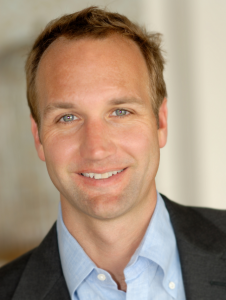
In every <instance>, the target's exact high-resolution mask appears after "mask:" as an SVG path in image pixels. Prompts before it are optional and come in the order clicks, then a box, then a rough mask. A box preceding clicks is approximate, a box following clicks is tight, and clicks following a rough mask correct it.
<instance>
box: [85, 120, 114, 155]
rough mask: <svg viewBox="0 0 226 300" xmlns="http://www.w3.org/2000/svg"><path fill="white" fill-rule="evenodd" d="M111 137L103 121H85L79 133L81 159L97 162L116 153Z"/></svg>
mask: <svg viewBox="0 0 226 300" xmlns="http://www.w3.org/2000/svg"><path fill="white" fill-rule="evenodd" d="M113 136H114V135H112V134H111V130H110V128H109V126H108V124H107V123H106V122H105V121H104V120H96V121H94V120H93V121H91V120H90V121H87V122H86V124H84V127H83V129H82V132H81V143H80V155H81V157H82V158H83V159H86V160H90V161H99V160H104V159H105V158H107V157H110V156H111V155H113V154H114V153H115V152H116V144H115V141H114V137H113Z"/></svg>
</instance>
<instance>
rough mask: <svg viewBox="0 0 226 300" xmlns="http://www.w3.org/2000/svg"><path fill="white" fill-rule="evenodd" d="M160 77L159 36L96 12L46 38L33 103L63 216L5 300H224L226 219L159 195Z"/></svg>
mask: <svg viewBox="0 0 226 300" xmlns="http://www.w3.org/2000/svg"><path fill="white" fill-rule="evenodd" d="M163 69H164V59H163V56H162V53H161V49H160V36H159V34H149V33H146V32H145V30H143V29H141V28H140V27H138V26H137V25H135V24H133V23H131V22H130V21H129V20H128V19H127V18H126V17H124V16H121V15H119V14H113V13H109V12H106V11H103V10H99V9H97V8H96V7H90V8H87V9H85V10H83V11H81V12H78V13H75V14H72V15H68V16H64V17H62V18H60V19H58V20H54V21H53V22H51V23H50V24H48V25H47V27H46V29H45V30H44V31H43V32H42V33H41V34H40V36H39V37H38V39H37V40H36V42H35V44H34V46H33V48H32V50H31V52H30V54H29V57H28V60H27V64H26V73H27V97H28V103H29V107H30V110H31V126H32V134H33V136H34V141H35V146H36V150H37V153H38V156H39V158H40V159H41V160H43V161H45V162H46V166H47V169H48V172H49V175H50V178H51V180H52V182H53V183H54V185H55V186H56V188H57V189H58V190H59V192H60V200H61V201H60V207H59V215H58V220H57V223H56V224H54V226H53V228H52V229H51V231H50V232H49V234H48V235H47V237H46V238H45V239H44V241H43V242H42V243H41V245H40V246H39V247H37V248H36V249H34V250H32V251H31V252H29V253H27V254H25V255H24V256H22V257H21V258H19V259H17V260H15V261H14V262H12V263H10V264H8V265H6V266H5V267H3V268H2V269H1V270H0V299H13V300H19V299H29V300H33V299H36V300H38V299H45V300H47V299H73V300H74V299H81V300H83V299H130V300H131V299H160V300H165V299H178V300H184V299H188V300H189V299H206V300H208V299H225V297H226V263H225V260H226V253H225V250H226V232H225V231H226V213H225V211H219V210H218V211H217V210H210V209H203V208H188V207H184V206H181V205H178V204H176V203H173V202H171V201H170V200H168V199H167V198H166V197H165V196H163V195H160V194H159V193H158V192H157V191H156V185H155V176H156V173H157V169H158V165H159V156H160V155H159V149H160V148H162V147H164V146H165V144H166V140H167V100H166V87H165V83H164V79H163Z"/></svg>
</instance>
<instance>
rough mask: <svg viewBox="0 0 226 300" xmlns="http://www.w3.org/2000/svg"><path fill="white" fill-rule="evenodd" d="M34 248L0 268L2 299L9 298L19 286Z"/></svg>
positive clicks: (6, 299) (0, 293) (0, 295)
mask: <svg viewBox="0 0 226 300" xmlns="http://www.w3.org/2000/svg"><path fill="white" fill-rule="evenodd" d="M33 251H34V249H33V250H31V251H29V252H27V253H25V254H24V255H22V256H20V257H18V258H17V259H15V260H13V261H12V262H10V263H8V264H6V265H4V266H3V267H1V268H0V299H1V300H9V299H12V296H13V294H14V292H15V290H16V288H17V285H18V283H19V281H20V278H21V276H22V274H23V271H24V269H25V267H26V265H27V262H28V261H29V258H30V256H31V254H32V253H33Z"/></svg>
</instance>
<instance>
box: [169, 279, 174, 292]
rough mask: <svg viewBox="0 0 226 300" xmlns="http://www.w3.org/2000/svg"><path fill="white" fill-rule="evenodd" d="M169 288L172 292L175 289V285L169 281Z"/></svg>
mask: <svg viewBox="0 0 226 300" xmlns="http://www.w3.org/2000/svg"><path fill="white" fill-rule="evenodd" d="M169 288H170V289H171V290H174V289H175V283H174V282H173V281H171V282H170V283H169Z"/></svg>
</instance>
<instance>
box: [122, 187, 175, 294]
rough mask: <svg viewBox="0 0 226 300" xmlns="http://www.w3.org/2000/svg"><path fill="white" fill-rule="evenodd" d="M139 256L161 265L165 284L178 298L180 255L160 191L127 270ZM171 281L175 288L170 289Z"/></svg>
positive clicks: (169, 291) (168, 290) (167, 289)
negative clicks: (144, 231)
mask: <svg viewBox="0 0 226 300" xmlns="http://www.w3.org/2000/svg"><path fill="white" fill-rule="evenodd" d="M139 257H144V258H147V259H148V260H150V261H152V262H155V263H156V264H157V265H158V266H160V267H161V269H162V271H163V272H164V279H163V286H164V288H165V289H166V291H167V292H168V293H170V295H171V296H172V297H174V298H176V296H177V292H178V284H179V274H180V262H179V256H178V252H177V245H176V239H175V234H174V231H173V227H172V224H171V221H170V217H169V213H168V211H167V209H166V207H165V203H164V201H163V199H162V197H161V195H160V194H159V193H158V192H157V203H156V207H155V210H154V213H153V215H152V218H151V221H150V223H149V225H148V228H147V230H146V233H145V235H144V238H143V240H142V241H141V243H140V245H139V247H138V248H137V250H136V251H135V253H134V255H133V256H132V258H131V260H130V262H129V264H128V265H127V267H126V270H125V271H126V272H127V271H128V269H129V268H130V267H132V266H133V265H134V264H135V263H136V261H137V260H138V258H139ZM131 269H132V268H131ZM126 272H125V273H126ZM136 272H137V271H136ZM170 282H173V283H175V288H174V289H169V283H170Z"/></svg>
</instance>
